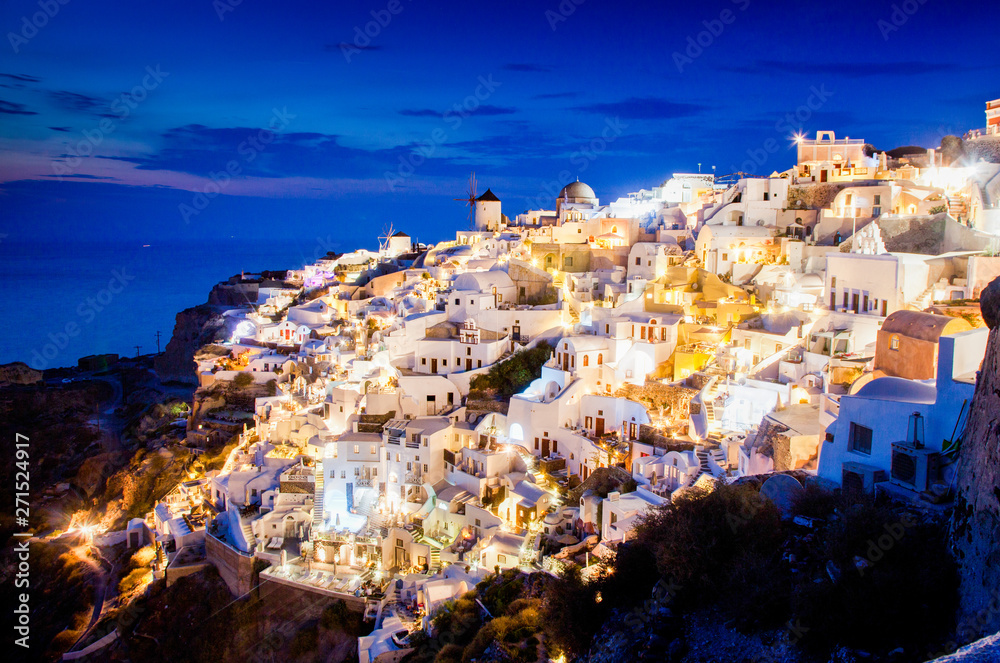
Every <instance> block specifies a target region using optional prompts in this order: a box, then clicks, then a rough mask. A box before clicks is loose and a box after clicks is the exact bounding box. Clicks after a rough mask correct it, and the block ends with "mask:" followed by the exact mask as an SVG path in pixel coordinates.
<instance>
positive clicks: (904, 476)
mask: <svg viewBox="0 0 1000 663" xmlns="http://www.w3.org/2000/svg"><path fill="white" fill-rule="evenodd" d="M940 457H941V456H940V454H939V453H938V452H937V451H932V450H930V449H927V448H924V447H920V448H917V447H915V446H913V445H912V444H908V443H906V442H894V443H893V445H892V466H891V469H890V472H889V474H890V478H889V481H890V482H892V483H893V484H894V485H897V486H902V487H903V488H909V489H910V490H916V491H918V492H923V491H925V490H927V489H928V488H930V486H931V484H932V483H934V482H935V481H937V478H938V471H939V468H940Z"/></svg>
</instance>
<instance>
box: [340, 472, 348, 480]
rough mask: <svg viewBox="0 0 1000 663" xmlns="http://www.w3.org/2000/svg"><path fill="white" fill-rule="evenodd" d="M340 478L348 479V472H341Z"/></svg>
mask: <svg viewBox="0 0 1000 663" xmlns="http://www.w3.org/2000/svg"><path fill="white" fill-rule="evenodd" d="M340 478H341V479H346V478H347V470H341V471H340Z"/></svg>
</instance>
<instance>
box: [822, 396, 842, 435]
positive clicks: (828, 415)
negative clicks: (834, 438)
mask: <svg viewBox="0 0 1000 663" xmlns="http://www.w3.org/2000/svg"><path fill="white" fill-rule="evenodd" d="M839 416H840V396H839V395H837V394H821V395H820V398H819V424H820V426H823V427H824V428H826V427H828V426H829V425H830V424H832V423H833V422H835V421H836V420H837V417H839Z"/></svg>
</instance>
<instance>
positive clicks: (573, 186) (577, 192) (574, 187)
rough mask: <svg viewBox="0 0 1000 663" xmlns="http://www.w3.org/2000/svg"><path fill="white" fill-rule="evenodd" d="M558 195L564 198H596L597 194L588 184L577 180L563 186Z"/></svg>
mask: <svg viewBox="0 0 1000 663" xmlns="http://www.w3.org/2000/svg"><path fill="white" fill-rule="evenodd" d="M549 195H551V194H549ZM559 197H560V198H562V199H564V200H566V199H569V198H597V194H595V193H594V190H593V189H591V188H590V187H589V186H587V185H586V184H584V183H583V182H581V181H580V180H577V181H576V182H570V183H569V184H567V185H566V186H564V187H563V188H562V191H560V192H559Z"/></svg>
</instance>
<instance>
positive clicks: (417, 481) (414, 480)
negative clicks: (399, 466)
mask: <svg viewBox="0 0 1000 663" xmlns="http://www.w3.org/2000/svg"><path fill="white" fill-rule="evenodd" d="M423 482H424V477H423V475H422V474H415V473H411V474H406V475H404V476H403V483H407V484H412V485H414V486H419V485H421V484H423Z"/></svg>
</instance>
